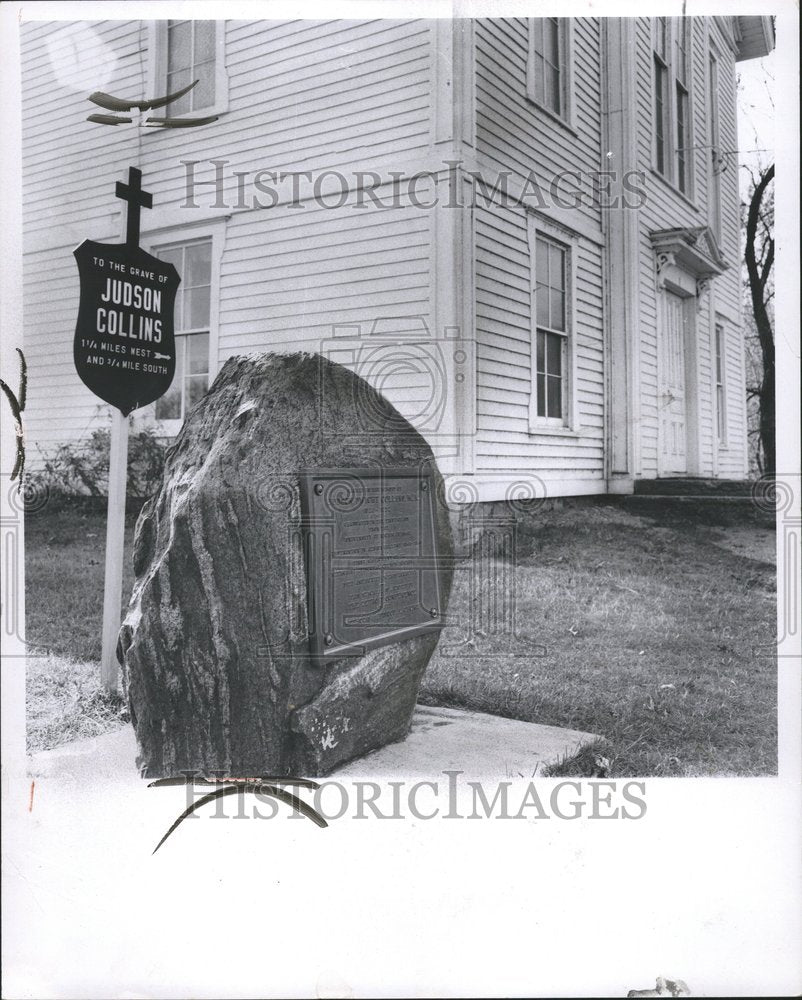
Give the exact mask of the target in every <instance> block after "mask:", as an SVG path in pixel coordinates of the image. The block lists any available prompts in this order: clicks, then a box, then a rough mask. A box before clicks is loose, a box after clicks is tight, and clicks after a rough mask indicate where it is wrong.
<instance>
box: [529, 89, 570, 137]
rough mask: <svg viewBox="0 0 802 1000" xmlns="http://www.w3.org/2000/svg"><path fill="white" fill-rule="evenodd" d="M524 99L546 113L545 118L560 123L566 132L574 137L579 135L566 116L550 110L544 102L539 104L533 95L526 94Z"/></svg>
mask: <svg viewBox="0 0 802 1000" xmlns="http://www.w3.org/2000/svg"><path fill="white" fill-rule="evenodd" d="M526 101H527V104H529V105H530V106H531V107H533V108H536V109H537V110H538V111H540V112H541V113H542V114H544V115H546V117H547V118H550V119H551V120H552V121H553V122H556V123H557V124H558V125H560V126H561V127H562V128H563V129H565V131H566V132H570V134H571V135H572V136H574V137H575V138H578V137H579V133H578V132H577V130H576V129H575V128H574V126H573V125H572V124H571V123H570V122H569V121H568V119H567V118H563V117H562V116H561V115H558V114H557V112H556V111H552V110H551V109H550V108H547V107H546V105H545V104H541V103H540V101H536V100H535V99H534V97H530V96H529V95H528V94H527V97H526Z"/></svg>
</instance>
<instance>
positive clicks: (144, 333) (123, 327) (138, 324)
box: [95, 306, 162, 344]
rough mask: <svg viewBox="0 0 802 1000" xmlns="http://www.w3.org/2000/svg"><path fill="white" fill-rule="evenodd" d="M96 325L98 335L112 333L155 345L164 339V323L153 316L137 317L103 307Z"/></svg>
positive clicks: (97, 317) (98, 314) (98, 313)
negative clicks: (149, 341) (151, 342)
mask: <svg viewBox="0 0 802 1000" xmlns="http://www.w3.org/2000/svg"><path fill="white" fill-rule="evenodd" d="M95 325H96V328H97V332H98V333H111V334H114V335H116V336H118V337H129V338H130V339H132V340H151V341H153V343H154V344H159V343H161V339H162V321H161V320H160V319H153V318H152V317H151V316H135V315H134V314H133V313H124V312H118V311H116V310H114V309H104V308H103V307H102V306H101V307H100V308H99V309H98V311H97V316H96V318H95Z"/></svg>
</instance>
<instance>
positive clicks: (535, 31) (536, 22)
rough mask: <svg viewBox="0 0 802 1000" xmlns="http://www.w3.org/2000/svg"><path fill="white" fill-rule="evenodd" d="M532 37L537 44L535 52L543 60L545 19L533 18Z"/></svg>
mask: <svg viewBox="0 0 802 1000" xmlns="http://www.w3.org/2000/svg"><path fill="white" fill-rule="evenodd" d="M532 35H533V38H534V42H535V52H536V54H537V55H539V56H540V58H541V61H542V59H543V18H542V17H533V18H532Z"/></svg>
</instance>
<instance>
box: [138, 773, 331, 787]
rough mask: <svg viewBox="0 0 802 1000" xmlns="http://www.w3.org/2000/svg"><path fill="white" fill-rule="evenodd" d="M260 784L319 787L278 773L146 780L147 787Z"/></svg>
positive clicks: (304, 780) (308, 779)
mask: <svg viewBox="0 0 802 1000" xmlns="http://www.w3.org/2000/svg"><path fill="white" fill-rule="evenodd" d="M240 783H242V784H243V785H246V786H247V785H260V784H265V783H268V784H271V785H272V784H279V785H297V786H298V787H299V788H320V785H319V784H318V783H317V782H316V781H312V780H311V779H310V778H293V777H284V776H282V775H278V774H258V775H256V777H254V778H156V780H155V781H150V782H148V788H168V787H174V786H176V785H232V784H240Z"/></svg>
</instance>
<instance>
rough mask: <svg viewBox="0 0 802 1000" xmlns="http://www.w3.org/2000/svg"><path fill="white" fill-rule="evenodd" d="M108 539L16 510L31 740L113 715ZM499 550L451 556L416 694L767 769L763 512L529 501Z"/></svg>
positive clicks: (768, 546)
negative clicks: (100, 681)
mask: <svg viewBox="0 0 802 1000" xmlns="http://www.w3.org/2000/svg"><path fill="white" fill-rule="evenodd" d="M133 521H134V517H133V514H132V516H131V517H130V518H129V523H128V525H127V530H126V552H127V559H126V580H125V585H124V592H125V594H126V595H127V593H128V592H130V588H131V584H132V577H131V570H130V546H131V540H132V534H133ZM104 545H105V516H104V513H103V511H102V509H101V510H97V509H92V508H90V507H87V506H83V507H81V506H73V507H63V508H62V509H60V510H59V509H53V508H45V510H44V511H42V512H40V513H39V514H35V515H32V516H31V517H29V518H28V519H27V521H26V595H27V596H26V600H27V636H28V641H29V642H30V643H33V644H35V645H36V646H39V647H41V648H43V649H46V650H47V651H48V656H45V657H42V658H41V659H34V660H32V661H31V663H30V665H29V671H28V719H29V732H28V738H29V749H31V750H34V749H42V748H44V747H47V746H55V745H57V744H58V743H61V742H65V741H66V740H70V739H74V738H76V737H77V736H79V735H90V734H91V733H94V732H99V731H103V729H108V728H112V727H114V726H115V725H119V724H120V721H121V705H120V703H119V701H117V700H115V699H109V698H107V697H106V696H105V695H103V693H102V692H100V691H99V689H98V685H97V674H98V666H97V663H96V661H97V660H98V659H99V656H100V638H99V636H100V624H101V614H102V596H103V553H104ZM497 549H498V547H497V548H496V549H494V548H493V546H492V545H491V544H489V543H488V542H487V541H486V542H485V544H484V545H483V546H482V547H481V548H480V549H479V550H477V552H476V554H475V557H474V559H473V560H471V559H467V560H465V562H464V563H463V564H462V566H461V568H460V569H458V570H457V573H456V576H455V583H454V589H453V591H452V598H451V603H450V607H449V617H450V619H451V620H453V621H455V622H456V623H457V624H456V625H455V626H454V627H453V628H448V629H446V630H445V632H444V634H443V637H442V639H441V643H440V646H439V648H438V651H437V653H436V654H435V656H434V657H433V658H432V661H431V662H430V664H429V667H428V669H427V672H426V676H425V678H424V683H423V687H422V690H421V700H422V701H425V702H428V703H429V704H441V705H450V706H457V707H460V706H463V707H470V708H475V709H478V710H481V711H486V712H492V713H495V714H497V715H504V716H508V717H510V718H515V719H524V720H529V721H533V722H542V723H547V724H550V725H558V726H568V727H571V728H575V729H582V730H586V731H588V732H593V733H597V734H599V735H600V736H602V737H604V738H605V740H606V741H607V745H606V749H605V750H604V751H603V752H604V753H605V755H606V756H607V757H608V758H609V759H610V760H611V762H612V770H611V776H612V777H623V776H628V775H698V774H741V775H749V774H771V773H775V772H776V761H777V745H776V741H777V733H776V661H775V659H774V658H773V656H772V655H771V652H772V650H773V643H774V620H775V587H776V581H775V569H774V532H773V519H772V518H770V517H768V516H766V515H761V514H760V513H759V512H758V511H756V510H755V508H754V507H752V506H751V505H750V504H748V503H746V504H732V503H730V504H728V503H727V502H725V501H715V502H713V501H708V502H705V503H701V502H700V503H692V502H682V501H679V500H674V501H661V500H655V499H652V498H646V497H643V498H634V499H629V498H627V499H626V500H624V501H621V502H620V503H617V504H595V505H592V506H587V507H576V508H568V509H565V510H563V511H555V512H550V513H543V514H539V515H535V517H533V518H531V519H530V520H529V521H528V522H527V525H526V527H525V528H522V529H521V530H520V531H519V532H518V533H517V535H516V543H515V551H514V552H513V551H511V550H510V549H509V548H507V549H503V550H500V551H499V550H497ZM472 566H473V567H474V569H472V568H471V567H472ZM491 568H492V570H491ZM505 579H506V580H508V581H512V582H511V584H505V582H504V581H505ZM509 586H512V587H513V591H512V592H513V593H514V600H510V599H509V598H507V599H506V600H503V599H502V597H503V595H505V594H507V595H509V593H510V590H509ZM513 606H514V615H513V617H514V625H513V624H509V626H508V625H506V624H505V621H506V622H509V621H511V619H510V618H509V615H510V614H511V612H512V609H513ZM505 610H506V613H507V615H508V618H507V619H504V618H503V616H502V611H505ZM513 629H514V631H512V630H513ZM756 650H758V651H760V654H761V655H756V653H755V651H756ZM559 770H560V773H566V774H570V773H575V772H577V771H578V770H580V771H581V765H580V764H579V763H578V762H576V761H566V762H564V764H563V766H562V768H561V769H559Z"/></svg>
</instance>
